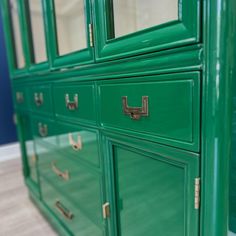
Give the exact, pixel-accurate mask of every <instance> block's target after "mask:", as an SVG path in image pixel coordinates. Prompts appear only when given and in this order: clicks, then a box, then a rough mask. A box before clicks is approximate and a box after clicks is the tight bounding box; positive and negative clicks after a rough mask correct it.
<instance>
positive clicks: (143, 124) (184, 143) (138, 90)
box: [99, 72, 200, 151]
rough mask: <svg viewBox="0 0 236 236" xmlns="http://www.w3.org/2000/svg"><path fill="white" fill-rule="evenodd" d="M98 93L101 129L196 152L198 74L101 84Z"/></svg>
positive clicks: (197, 141) (198, 118) (198, 117)
mask: <svg viewBox="0 0 236 236" xmlns="http://www.w3.org/2000/svg"><path fill="white" fill-rule="evenodd" d="M99 94H100V121H101V125H102V126H103V127H105V128H109V129H113V130H116V131H121V129H123V130H125V132H126V133H127V134H130V135H135V136H139V137H140V138H141V137H142V138H147V139H149V140H153V141H157V142H162V143H165V144H168V145H173V146H177V147H181V148H185V149H190V150H193V151H198V150H199V136H200V135H199V132H200V130H199V129H200V73H198V72H193V73H182V74H170V75H163V76H150V77H144V78H140V79H138V78H136V79H135V80H134V79H133V80H120V81H111V82H109V81H108V82H102V83H100V84H99ZM136 132H138V133H139V134H137V133H136Z"/></svg>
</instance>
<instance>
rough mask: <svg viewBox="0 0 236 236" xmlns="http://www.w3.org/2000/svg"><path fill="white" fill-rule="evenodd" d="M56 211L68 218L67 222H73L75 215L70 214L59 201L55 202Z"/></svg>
mask: <svg viewBox="0 0 236 236" xmlns="http://www.w3.org/2000/svg"><path fill="white" fill-rule="evenodd" d="M55 207H56V209H57V210H58V211H59V212H60V213H61V214H62V215H63V216H64V218H66V219H67V220H72V219H73V217H74V214H73V213H72V212H70V211H69V210H68V209H67V208H66V207H65V206H64V205H63V204H62V203H61V202H60V201H59V200H56V202H55Z"/></svg>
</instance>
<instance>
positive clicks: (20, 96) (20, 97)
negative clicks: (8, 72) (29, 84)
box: [16, 92, 24, 104]
mask: <svg viewBox="0 0 236 236" xmlns="http://www.w3.org/2000/svg"><path fill="white" fill-rule="evenodd" d="M16 101H17V103H18V104H22V103H23V102H24V94H23V93H22V92H16Z"/></svg>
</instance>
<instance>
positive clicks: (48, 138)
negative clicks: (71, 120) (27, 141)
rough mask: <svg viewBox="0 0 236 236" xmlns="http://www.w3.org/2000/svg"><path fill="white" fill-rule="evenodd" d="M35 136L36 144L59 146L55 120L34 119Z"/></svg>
mask: <svg viewBox="0 0 236 236" xmlns="http://www.w3.org/2000/svg"><path fill="white" fill-rule="evenodd" d="M32 128H33V135H34V139H35V141H36V142H40V143H44V144H46V145H47V144H52V145H57V144H58V139H57V130H56V128H55V123H54V121H53V120H50V119H44V118H41V117H34V118H33V119H32Z"/></svg>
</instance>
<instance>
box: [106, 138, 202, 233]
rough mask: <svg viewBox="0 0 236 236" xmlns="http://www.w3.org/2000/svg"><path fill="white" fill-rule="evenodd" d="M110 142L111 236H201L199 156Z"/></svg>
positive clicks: (135, 143)
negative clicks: (197, 201) (197, 185)
mask: <svg viewBox="0 0 236 236" xmlns="http://www.w3.org/2000/svg"><path fill="white" fill-rule="evenodd" d="M104 141H105V143H106V149H108V150H109V151H107V153H106V161H107V164H108V165H110V166H111V169H110V172H109V173H107V177H110V176H112V178H109V179H112V181H111V182H110V195H109V196H108V201H109V202H110V205H111V213H112V215H111V218H110V220H109V221H110V222H109V223H110V229H111V231H112V233H111V235H119V236H133V235H135V236H143V235H146V236H163V235H165V236H173V235H175V236H183V235H185V236H197V235H198V217H199V210H198V209H196V208H198V207H196V206H195V181H196V180H197V179H198V177H199V157H198V155H197V154H193V153H185V152H182V151H180V150H177V149H172V148H166V147H164V146H159V145H154V144H151V143H148V142H145V141H141V140H135V139H128V138H124V137H116V136H108V137H106V138H105V139H104Z"/></svg>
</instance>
